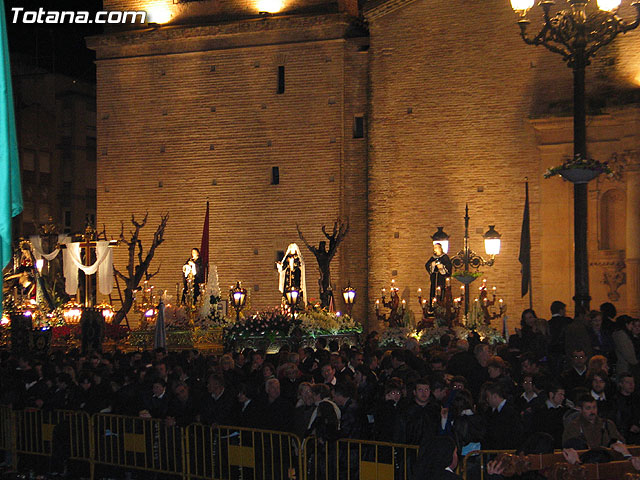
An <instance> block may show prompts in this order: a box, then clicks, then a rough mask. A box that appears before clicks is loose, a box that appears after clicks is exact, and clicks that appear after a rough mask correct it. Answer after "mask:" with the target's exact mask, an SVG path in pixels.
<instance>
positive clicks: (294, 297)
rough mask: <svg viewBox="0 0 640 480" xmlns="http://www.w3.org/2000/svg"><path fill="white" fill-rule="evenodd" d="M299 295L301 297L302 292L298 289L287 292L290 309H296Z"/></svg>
mask: <svg viewBox="0 0 640 480" xmlns="http://www.w3.org/2000/svg"><path fill="white" fill-rule="evenodd" d="M298 295H300V292H299V291H298V290H297V289H296V288H290V289H289V290H287V293H286V294H285V296H286V298H287V304H288V305H289V306H290V307H294V306H295V305H297V303H298Z"/></svg>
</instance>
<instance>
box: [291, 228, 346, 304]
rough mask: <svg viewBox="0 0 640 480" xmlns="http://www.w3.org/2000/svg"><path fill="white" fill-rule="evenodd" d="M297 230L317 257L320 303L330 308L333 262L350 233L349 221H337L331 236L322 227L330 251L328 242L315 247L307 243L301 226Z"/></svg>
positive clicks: (301, 238)
mask: <svg viewBox="0 0 640 480" xmlns="http://www.w3.org/2000/svg"><path fill="white" fill-rule="evenodd" d="M296 229H297V230H298V236H299V237H300V240H302V241H303V242H304V244H305V245H306V246H307V248H308V249H309V251H311V252H312V253H313V254H314V255H315V257H316V260H317V261H318V269H319V270H320V279H319V280H318V286H319V287H320V302H321V303H322V306H323V307H328V306H329V303H330V301H331V297H332V296H333V292H332V291H331V269H330V266H331V260H332V259H333V256H334V255H335V254H336V250H337V249H338V245H340V242H342V240H344V237H345V236H346V235H347V233H348V232H349V219H348V218H347V221H346V223H345V222H343V221H342V220H341V219H338V220H336V221H335V222H334V223H333V231H332V232H331V234H328V233H327V228H326V226H325V225H323V226H322V233H323V234H324V236H325V237H326V238H327V240H329V249H328V250H327V242H326V241H325V240H322V241H320V243H319V244H318V246H317V247H314V246H313V245H311V244H309V242H307V239H306V238H304V235H303V234H302V232H301V231H300V226H298V225H296Z"/></svg>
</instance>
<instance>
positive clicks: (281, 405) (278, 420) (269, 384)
mask: <svg viewBox="0 0 640 480" xmlns="http://www.w3.org/2000/svg"><path fill="white" fill-rule="evenodd" d="M264 388H265V391H266V393H267V403H266V405H265V407H264V415H263V419H262V422H261V428H264V429H265V430H276V431H279V432H288V431H290V429H291V422H292V419H293V405H292V404H291V403H290V402H289V401H288V400H286V399H285V398H283V397H282V396H281V395H280V381H279V380H278V379H277V378H270V379H268V380H267V381H266V383H265V385H264Z"/></svg>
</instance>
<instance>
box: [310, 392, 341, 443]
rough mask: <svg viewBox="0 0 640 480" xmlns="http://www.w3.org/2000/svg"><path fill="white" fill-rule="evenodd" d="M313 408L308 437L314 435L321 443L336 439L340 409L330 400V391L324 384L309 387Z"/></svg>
mask: <svg viewBox="0 0 640 480" xmlns="http://www.w3.org/2000/svg"><path fill="white" fill-rule="evenodd" d="M311 392H312V394H313V400H314V405H315V408H314V410H313V413H312V414H311V418H310V419H309V427H308V429H307V436H308V435H315V436H316V437H317V438H318V439H319V441H320V442H321V443H326V442H332V441H334V440H337V439H338V431H339V429H340V408H339V407H338V405H336V404H335V403H334V402H333V401H332V400H331V398H330V397H331V389H330V388H329V386H328V385H326V384H317V385H313V386H312V387H311Z"/></svg>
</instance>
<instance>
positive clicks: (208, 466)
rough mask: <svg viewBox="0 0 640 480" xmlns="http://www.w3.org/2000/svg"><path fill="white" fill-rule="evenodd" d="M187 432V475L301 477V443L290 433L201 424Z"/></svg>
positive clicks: (207, 477)
mask: <svg viewBox="0 0 640 480" xmlns="http://www.w3.org/2000/svg"><path fill="white" fill-rule="evenodd" d="M186 432H187V435H186V438H187V443H188V445H189V452H188V456H187V471H188V478H203V479H204V478H206V479H235V478H242V479H250V478H252V479H254V480H258V479H270V480H271V479H273V480H285V479H289V478H301V477H300V472H301V458H300V451H301V442H300V439H299V438H298V437H297V436H295V435H293V434H290V433H286V432H276V431H270V430H258V429H255V428H241V427H232V426H217V427H209V426H207V425H201V424H192V425H189V426H188V427H187V430H186Z"/></svg>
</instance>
